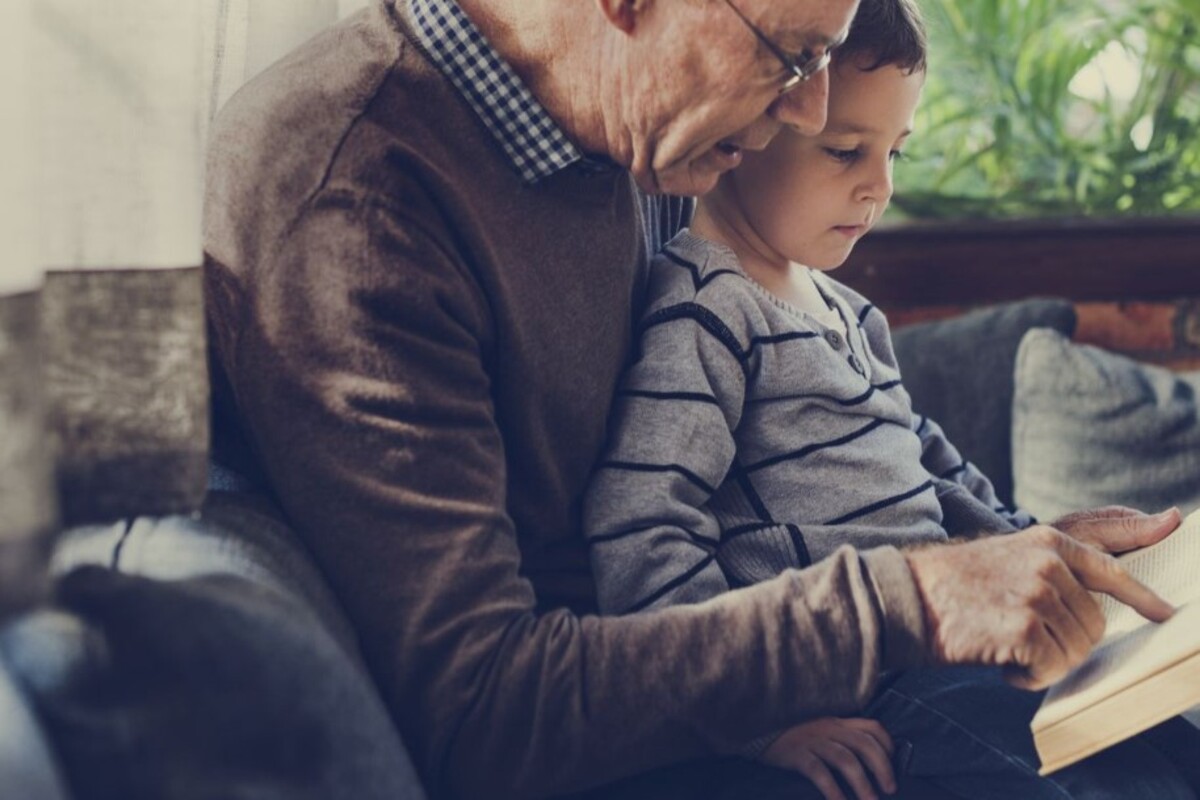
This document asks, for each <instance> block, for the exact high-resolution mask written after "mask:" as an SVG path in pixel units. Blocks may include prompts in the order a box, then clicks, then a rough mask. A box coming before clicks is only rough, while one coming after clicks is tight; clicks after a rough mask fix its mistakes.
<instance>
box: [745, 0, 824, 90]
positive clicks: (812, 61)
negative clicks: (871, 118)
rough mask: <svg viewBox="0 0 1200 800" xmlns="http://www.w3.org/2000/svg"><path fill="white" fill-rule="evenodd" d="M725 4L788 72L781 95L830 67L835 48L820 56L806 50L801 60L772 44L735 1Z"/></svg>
mask: <svg viewBox="0 0 1200 800" xmlns="http://www.w3.org/2000/svg"><path fill="white" fill-rule="evenodd" d="M725 4H726V5H728V6H729V7H730V8H731V9H733V13H735V14H737V15H738V18H739V19H741V21H742V22H744V23H746V27H747V28H749V29H750V30H751V31H752V32H753V33H754V35H755V36H756V37H758V40H759V41H760V42H762V43H763V44H764V45H766V47H767V49H768V50H770V51H771V52H772V53H773V54H774V56H775V57H776V58H778V59H779V61H780V62H781V63H782V64H783V68H784V69H785V70H787V72H788V77H787V80H786V81H785V82H784V84H783V86H782V87H781V88H780V89H779V93H780V94H787V93H788V92H790V91H791V90H792V89H795V88H796V87H797V86H799V85H800V84H802V83H804V82H806V81H807V80H808V79H809V78H811V77H812V76H813V75H816V74H817V73H818V72H820V71H821V70H823V69H825V68H826V67H828V66H829V59H830V57H831V54H832V51H833V48H832V47H830V48H826V50H825V52H823V53H820V54H819V55H814V54H813V53H812V52H810V51H808V50H805V51H804V52H803V53H801V54H800V57H799V59H797V58H796V57H795V56H792V55H790V54H788V53H787V51H785V50H784V49H783V48H782V47H780V46H779V45H777V44H775V43H774V42H772V41H771V40H770V39H768V38H767V35H766V34H765V33H763V32H762V31H761V30H759V28H758V26H757V25H755V24H754V23H753V22H751V21H750V20H749V19H748V18H747V17H746V15H745V14H743V13H742V12H741V10H740V9H739V8H738V7H737V6H735V5H734V4H733V0H725Z"/></svg>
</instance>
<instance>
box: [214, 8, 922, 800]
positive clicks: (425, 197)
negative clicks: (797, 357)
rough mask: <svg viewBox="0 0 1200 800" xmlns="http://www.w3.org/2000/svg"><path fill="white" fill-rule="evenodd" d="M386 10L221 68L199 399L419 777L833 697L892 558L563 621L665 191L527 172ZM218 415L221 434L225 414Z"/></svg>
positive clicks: (545, 774)
mask: <svg viewBox="0 0 1200 800" xmlns="http://www.w3.org/2000/svg"><path fill="white" fill-rule="evenodd" d="M402 16H403V15H402V12H401V11H400V10H398V9H394V8H391V7H390V3H389V2H384V3H381V4H380V5H379V6H377V7H375V8H373V9H371V10H370V11H369V12H367V13H364V14H361V15H357V16H355V17H353V18H351V19H350V20H349V21H348V22H347V23H344V24H342V25H341V26H339V27H337V28H335V29H333V30H331V31H330V32H328V33H325V34H323V35H321V36H320V37H318V38H317V39H315V40H313V41H312V42H310V43H309V44H308V45H306V46H304V47H303V48H301V49H300V50H299V51H297V52H296V53H294V54H293V55H292V56H290V57H289V58H288V59H286V60H284V61H283V62H281V63H280V64H278V65H277V66H276V67H274V68H273V69H272V70H270V71H269V72H268V73H267V74H266V75H264V76H262V77H261V78H259V79H257V80H256V81H254V82H253V83H252V84H250V85H249V86H248V87H247V88H246V89H244V90H243V91H242V92H241V93H239V95H238V96H237V97H235V98H234V100H233V101H232V102H231V103H230V105H229V106H228V107H227V108H226V110H225V111H224V112H223V114H222V116H221V118H220V119H219V120H218V123H217V125H216V128H215V131H214V142H213V148H212V151H211V156H210V164H209V185H208V197H207V205H206V214H207V218H206V248H207V254H208V259H207V261H208V263H207V267H206V280H207V294H208V297H207V300H208V314H209V322H210V326H211V331H212V346H213V349H214V367H215V369H216V374H215V376H214V377H215V383H216V385H217V387H218V393H217V396H216V398H215V402H216V403H217V405H218V407H219V408H225V409H232V411H233V414H234V415H235V416H236V420H237V422H238V423H239V425H240V427H241V429H242V430H243V431H245V432H246V434H245V439H246V444H247V446H248V451H249V452H250V453H252V454H253V458H254V459H255V461H256V462H257V464H258V465H259V466H260V467H261V469H262V472H263V474H264V475H265V477H266V480H267V481H268V482H269V484H270V487H271V490H272V491H273V492H274V494H275V495H276V496H277V497H278V499H279V501H280V503H281V505H282V507H283V509H284V511H285V512H286V514H287V515H288V517H289V518H290V520H291V522H292V523H293V524H294V525H295V527H296V528H297V529H298V531H299V532H300V534H301V535H302V536H303V537H304V539H305V540H306V541H307V542H308V544H309V545H310V546H311V548H312V550H313V552H314V553H315V555H316V557H317V559H318V561H319V563H320V565H321V567H322V568H323V570H324V571H325V574H326V575H327V577H328V578H329V580H330V582H331V583H332V585H333V587H334V589H335V591H336V592H337V594H338V595H339V597H340V598H341V600H342V602H343V604H344V605H345V608H346V610H347V612H348V614H349V616H350V618H351V620H352V621H353V623H354V625H355V626H356V628H357V630H358V633H359V634H360V636H361V639H362V643H363V647H364V651H365V655H366V658H367V661H368V663H369V665H370V667H371V669H372V672H373V674H374V677H375V679H376V680H377V682H378V684H379V687H380V689H381V691H382V693H383V696H384V698H385V700H386V702H387V703H388V704H389V706H390V708H391V711H392V713H393V715H394V718H395V720H396V722H397V724H398V725H399V726H400V728H401V731H402V733H403V735H404V737H405V740H406V742H407V744H408V745H409V747H410V748H411V749H412V751H413V755H414V757H415V759H416V761H417V764H418V765H419V768H420V769H421V771H422V773H423V775H424V777H425V780H426V781H427V783H428V788H429V789H430V792H431V794H432V795H433V796H435V797H463V798H469V797H470V798H473V797H480V798H482V797H487V798H502V797H542V796H547V795H553V794H556V793H561V792H566V791H570V790H574V789H579V788H583V787H586V786H591V785H595V784H598V783H601V782H604V781H608V780H612V779H615V778H618V777H620V776H623V775H627V774H630V773H633V772H637V771H641V770H645V769H648V768H651V767H655V766H658V765H663V764H667V763H670V762H673V761H678V760H682V759H685V758H690V757H696V756H702V755H704V754H707V753H714V752H734V751H736V750H738V748H739V747H740V746H741V745H742V744H743V743H745V742H746V741H748V740H749V739H751V738H753V737H756V736H758V735H760V734H763V733H766V732H768V731H771V730H774V729H778V728H780V727H782V726H784V725H787V724H790V723H793V722H795V721H798V720H800V719H802V718H804V717H806V716H809V715H813V714H819V713H830V712H847V711H850V710H851V709H853V708H854V707H855V706H856V705H857V704H859V703H861V702H863V701H864V699H865V698H867V697H868V696H869V694H870V693H871V690H872V687H873V685H874V683H875V681H876V678H877V676H878V675H879V672H880V670H881V669H885V668H897V667H903V666H908V665H912V664H915V663H918V662H919V661H920V660H921V658H922V653H923V651H924V646H923V637H924V630H923V623H922V615H921V610H920V603H919V600H918V598H917V594H916V589H915V586H914V584H913V581H912V577H911V575H910V573H909V572H908V569H907V566H906V564H905V562H904V560H903V557H902V556H901V555H900V553H898V552H897V551H895V550H892V549H881V550H876V551H872V552H869V553H866V554H864V555H863V556H862V557H861V558H860V557H859V556H858V555H857V554H855V553H853V552H852V551H849V550H843V551H840V552H838V553H836V554H835V555H834V556H833V557H831V558H830V559H828V560H827V561H825V562H823V563H821V564H819V565H817V566H814V567H812V568H809V569H806V570H804V571H803V572H795V571H793V572H789V573H787V574H784V575H782V576H780V577H779V578H777V579H775V580H773V581H770V582H768V583H764V584H761V585H758V586H754V587H752V588H749V589H746V590H742V591H736V592H732V593H729V594H727V595H725V596H722V597H720V598H717V599H715V600H713V601H711V602H709V603H706V604H703V605H699V606H691V607H680V608H673V609H669V610H666V611H662V612H659V613H651V614H645V615H637V616H632V617H625V618H600V617H597V616H594V615H589V614H588V612H589V611H590V610H591V609H592V608H593V607H594V592H593V588H592V585H591V581H590V575H589V570H588V565H587V561H586V547H585V544H584V540H583V536H582V533H581V531H580V499H581V495H582V492H583V489H584V487H585V485H586V482H587V478H588V475H589V472H590V470H591V469H592V465H593V463H594V461H595V459H596V457H597V456H598V454H599V453H600V451H601V448H602V445H603V440H604V435H605V422H606V417H607V414H608V411H609V407H610V400H611V397H612V392H613V388H614V385H615V383H616V381H617V378H618V376H619V374H620V372H621V368H622V366H623V365H624V363H625V361H626V359H627V351H628V348H629V346H630V344H631V331H632V325H633V323H632V320H634V319H636V313H635V312H636V311H637V310H638V308H639V304H640V301H641V297H642V289H643V285H642V284H643V278H644V272H645V268H646V264H647V262H648V259H649V257H650V256H651V255H652V251H653V249H654V248H656V247H657V246H658V244H660V243H661V242H662V241H663V240H664V239H665V238H666V236H668V235H669V234H670V233H671V232H673V231H674V230H675V229H677V228H678V227H679V226H680V225H681V224H682V223H683V221H684V220H683V218H682V217H683V211H684V205H683V204H682V203H681V202H680V201H670V202H668V201H653V200H647V199H646V198H644V197H642V196H640V195H639V193H638V192H637V190H636V188H635V186H634V185H633V183H632V181H631V180H630V178H629V176H628V175H627V174H626V173H624V172H622V171H620V170H610V171H607V172H599V173H597V172H594V171H592V172H587V171H585V170H583V169H579V168H569V169H567V170H564V171H562V172H559V173H558V174H556V175H554V176H552V177H550V178H548V179H545V180H543V181H542V182H540V183H538V184H535V185H526V184H523V183H522V182H521V180H520V178H519V176H518V175H517V173H516V172H515V171H514V170H513V168H512V166H511V165H510V164H509V162H508V161H506V159H505V157H504V155H503V153H502V152H501V150H500V148H499V147H498V146H497V144H496V143H495V141H494V140H493V139H492V138H491V137H490V135H489V134H488V132H487V130H486V129H485V128H484V127H483V125H482V124H481V123H480V122H479V121H478V119H476V118H475V117H474V115H473V113H472V112H471V111H470V109H469V107H468V106H467V105H466V104H465V103H464V102H463V101H462V99H461V98H460V97H459V96H458V95H457V93H456V92H455V90H454V88H453V87H452V85H451V84H450V83H449V82H448V81H447V80H445V79H444V78H443V77H442V76H441V75H440V74H439V73H438V72H437V70H436V69H435V68H434V67H433V66H432V65H431V64H430V63H429V62H428V61H427V59H426V58H425V56H424V55H423V54H422V53H421V51H420V50H419V49H418V48H417V47H416V46H415V45H414V44H413V41H412V38H411V36H410V34H408V33H407V32H406V31H407V30H408V29H407V25H406V23H404V22H403V21H402V19H401V17H402ZM228 433H229V431H228V430H226V431H224V434H225V435H228Z"/></svg>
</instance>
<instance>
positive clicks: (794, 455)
mask: <svg viewBox="0 0 1200 800" xmlns="http://www.w3.org/2000/svg"><path fill="white" fill-rule="evenodd" d="M888 424H892V425H895V424H896V423H894V422H890V421H889V420H886V419H873V420H871V421H870V422H868V423H867V424H866V425H864V426H862V427H861V428H859V429H858V430H855V431H851V432H850V433H848V434H846V435H845V436H839V437H838V438H836V439H830V440H829V441H827V442H817V443H815V444H810V445H807V446H806V447H801V448H800V449H799V450H793V451H792V452H790V453H783V454H781V455H777V456H771V457H770V458H764V459H763V460H762V461H757V462H755V463H753V464H751V465H749V466H748V467H746V472H756V471H757V470H760V469H766V468H767V467H773V466H775V465H776V464H782V463H783V462H784V461H796V460H799V459H801V458H804V457H805V456H807V455H809V454H810V453H816V452H818V451H820V450H825V449H827V448H830V447H837V446H839V445H843V444H849V443H850V442H853V441H854V440H855V439H861V438H862V437H863V436H866V435H868V434H869V433H871V431H874V430H877V429H879V428H881V427H883V426H884V425H888Z"/></svg>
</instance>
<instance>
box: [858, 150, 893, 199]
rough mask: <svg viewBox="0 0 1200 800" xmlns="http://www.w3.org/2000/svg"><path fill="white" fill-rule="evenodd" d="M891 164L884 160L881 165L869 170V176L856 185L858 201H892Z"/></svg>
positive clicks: (888, 160)
mask: <svg viewBox="0 0 1200 800" xmlns="http://www.w3.org/2000/svg"><path fill="white" fill-rule="evenodd" d="M892 189H893V184H892V162H891V159H890V158H889V159H886V160H885V161H884V162H883V164H882V165H879V166H875V167H873V168H872V169H871V172H870V174H869V175H868V176H867V177H866V179H865V180H863V182H862V183H860V184H859V185H858V194H859V199H861V200H874V201H876V202H878V203H886V202H888V201H889V200H891V199H892Z"/></svg>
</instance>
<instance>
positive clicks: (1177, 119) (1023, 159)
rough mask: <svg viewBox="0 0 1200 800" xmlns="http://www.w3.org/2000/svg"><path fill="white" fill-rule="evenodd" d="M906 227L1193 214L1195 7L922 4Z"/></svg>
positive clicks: (1105, 1)
mask: <svg viewBox="0 0 1200 800" xmlns="http://www.w3.org/2000/svg"><path fill="white" fill-rule="evenodd" d="M921 6H922V9H923V10H924V12H925V17H926V20H927V22H928V25H929V29H930V69H929V78H928V81H927V84H926V87H925V94H924V98H923V100H922V106H921V108H920V110H919V111H918V113H917V125H916V133H915V134H914V135H913V137H912V140H911V144H909V145H908V146H907V147H906V155H908V156H911V158H908V159H906V160H905V161H902V162H901V163H900V164H899V165H897V168H896V186H897V193H896V198H895V200H894V206H895V207H896V209H897V210H898V211H899V212H900V216H903V217H908V218H910V219H931V218H934V219H936V218H962V217H1001V218H1011V217H1046V216H1117V215H1143V216H1165V215H1175V214H1181V213H1182V214H1197V213H1200V0H921Z"/></svg>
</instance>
